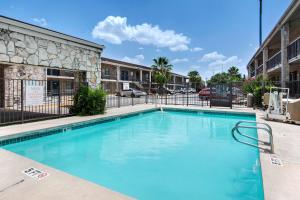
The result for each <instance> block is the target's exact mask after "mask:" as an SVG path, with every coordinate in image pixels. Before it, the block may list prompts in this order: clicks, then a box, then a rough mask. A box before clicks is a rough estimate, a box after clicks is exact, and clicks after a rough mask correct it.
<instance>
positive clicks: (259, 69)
mask: <svg viewBox="0 0 300 200" xmlns="http://www.w3.org/2000/svg"><path fill="white" fill-rule="evenodd" d="M262 73H263V65H260V66H259V67H258V68H257V69H256V75H259V74H262Z"/></svg>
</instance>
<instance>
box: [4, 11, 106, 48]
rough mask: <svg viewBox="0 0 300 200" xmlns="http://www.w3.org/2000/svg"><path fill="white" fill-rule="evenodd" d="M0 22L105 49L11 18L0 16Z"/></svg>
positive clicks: (86, 41) (95, 44)
mask: <svg viewBox="0 0 300 200" xmlns="http://www.w3.org/2000/svg"><path fill="white" fill-rule="evenodd" d="M0 22H2V23H5V24H8V25H13V26H17V27H20V28H24V29H28V30H31V31H35V32H38V33H41V34H45V35H48V36H52V37H56V38H60V39H63V40H68V41H72V42H74V43H78V44H81V45H85V46H90V47H93V48H97V49H100V50H103V49H104V48H105V46H104V45H100V44H97V43H95V42H91V41H88V40H85V39H82V38H79V37H75V36H72V35H68V34H65V33H61V32H58V31H54V30H51V29H48V28H44V27H41V26H37V25H34V24H30V23H28V22H24V21H21V20H17V19H13V18H10V17H6V16H3V15H0Z"/></svg>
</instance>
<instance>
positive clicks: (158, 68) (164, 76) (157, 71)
mask: <svg viewBox="0 0 300 200" xmlns="http://www.w3.org/2000/svg"><path fill="white" fill-rule="evenodd" d="M172 67H173V65H171V64H170V62H169V60H168V58H166V57H158V58H154V59H153V65H152V69H153V72H154V80H155V82H156V83H158V85H159V89H162V88H163V87H165V85H166V83H168V81H169V80H170V77H171V70H172Z"/></svg>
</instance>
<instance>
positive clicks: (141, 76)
mask: <svg viewBox="0 0 300 200" xmlns="http://www.w3.org/2000/svg"><path fill="white" fill-rule="evenodd" d="M140 82H143V70H140Z"/></svg>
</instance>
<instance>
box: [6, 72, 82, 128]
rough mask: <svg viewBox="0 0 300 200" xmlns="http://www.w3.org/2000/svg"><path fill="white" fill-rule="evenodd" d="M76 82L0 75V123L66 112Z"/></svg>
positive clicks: (37, 118) (52, 115) (16, 121)
mask: <svg viewBox="0 0 300 200" xmlns="http://www.w3.org/2000/svg"><path fill="white" fill-rule="evenodd" d="M78 85H79V83H75V82H74V81H73V80H23V79H5V78H0V126H1V125H8V124H14V123H23V122H28V121H36V120H41V119H48V118H55V117H60V116H66V115H70V112H69V111H70V107H71V106H72V105H73V96H74V93H75V90H77V88H78Z"/></svg>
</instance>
